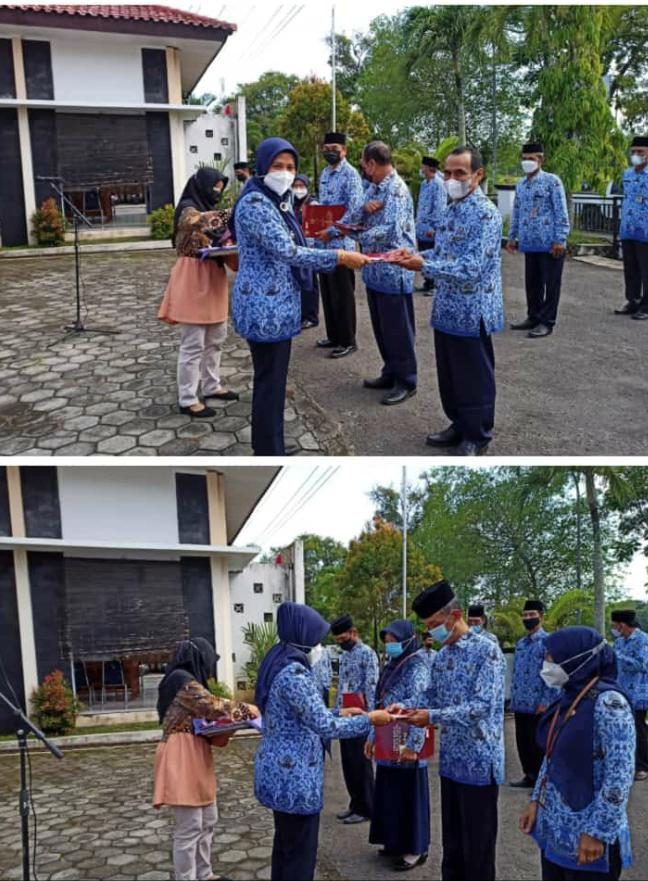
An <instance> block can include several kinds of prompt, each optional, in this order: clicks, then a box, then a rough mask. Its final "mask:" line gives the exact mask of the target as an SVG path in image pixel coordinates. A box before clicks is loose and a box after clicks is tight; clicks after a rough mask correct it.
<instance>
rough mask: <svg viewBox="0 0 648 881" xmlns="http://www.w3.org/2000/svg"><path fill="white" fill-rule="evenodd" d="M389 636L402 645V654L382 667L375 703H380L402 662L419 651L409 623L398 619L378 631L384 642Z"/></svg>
mask: <svg viewBox="0 0 648 881" xmlns="http://www.w3.org/2000/svg"><path fill="white" fill-rule="evenodd" d="M387 634H389V635H390V636H393V637H394V639H395V640H396V641H397V642H402V643H403V654H402V655H400V656H399V657H398V658H391V659H390V660H389V661H388V662H387V663H386V664H385V666H384V667H383V669H382V672H381V674H380V679H379V680H378V685H377V686H376V701H377V702H378V701H382V699H383V697H384V695H385V694H387V692H388V691H389V688H390V686H391V684H392V682H393V681H394V679H395V678H396V674H397V672H398V670H400V667H401V664H402V663H403V661H406V660H407V659H408V658H409V657H411V656H412V655H415V654H416V652H417V651H418V650H419V644H418V640H417V638H416V628H415V627H414V625H413V624H412V623H411V622H410V621H405V620H403V619H399V620H398V621H392V623H391V624H388V625H387V627H385V628H384V629H383V630H381V631H380V638H381V639H382V641H383V642H384V641H385V637H386V636H387Z"/></svg>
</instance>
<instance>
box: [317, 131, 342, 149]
mask: <svg viewBox="0 0 648 881" xmlns="http://www.w3.org/2000/svg"><path fill="white" fill-rule="evenodd" d="M346 142H347V136H346V135H345V134H344V133H343V132H327V133H326V134H325V135H324V140H323V142H322V143H324V144H340V145H341V146H342V147H344V146H345V145H346Z"/></svg>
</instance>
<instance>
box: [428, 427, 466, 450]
mask: <svg viewBox="0 0 648 881" xmlns="http://www.w3.org/2000/svg"><path fill="white" fill-rule="evenodd" d="M425 443H426V444H427V445H428V447H456V446H457V444H460V443H461V435H460V434H459V432H458V431H457V429H456V428H455V427H454V425H450V426H448V428H446V429H445V431H437V432H436V434H428V436H427V437H426V438H425Z"/></svg>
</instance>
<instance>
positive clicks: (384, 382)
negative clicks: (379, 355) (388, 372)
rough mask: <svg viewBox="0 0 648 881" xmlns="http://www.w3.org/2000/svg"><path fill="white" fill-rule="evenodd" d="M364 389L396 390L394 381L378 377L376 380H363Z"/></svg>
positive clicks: (385, 377)
mask: <svg viewBox="0 0 648 881" xmlns="http://www.w3.org/2000/svg"><path fill="white" fill-rule="evenodd" d="M362 385H363V386H364V388H384V389H386V388H394V380H393V379H389V377H387V376H377V377H376V378H375V379H363V381H362Z"/></svg>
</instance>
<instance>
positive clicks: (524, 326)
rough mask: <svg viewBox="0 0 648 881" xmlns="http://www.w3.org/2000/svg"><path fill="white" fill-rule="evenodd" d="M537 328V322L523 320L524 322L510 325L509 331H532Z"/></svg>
mask: <svg viewBox="0 0 648 881" xmlns="http://www.w3.org/2000/svg"><path fill="white" fill-rule="evenodd" d="M537 326H538V322H537V321H532V320H531V319H530V318H525V319H524V321H518V322H517V324H512V325H511V330H533V328H534V327H537Z"/></svg>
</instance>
